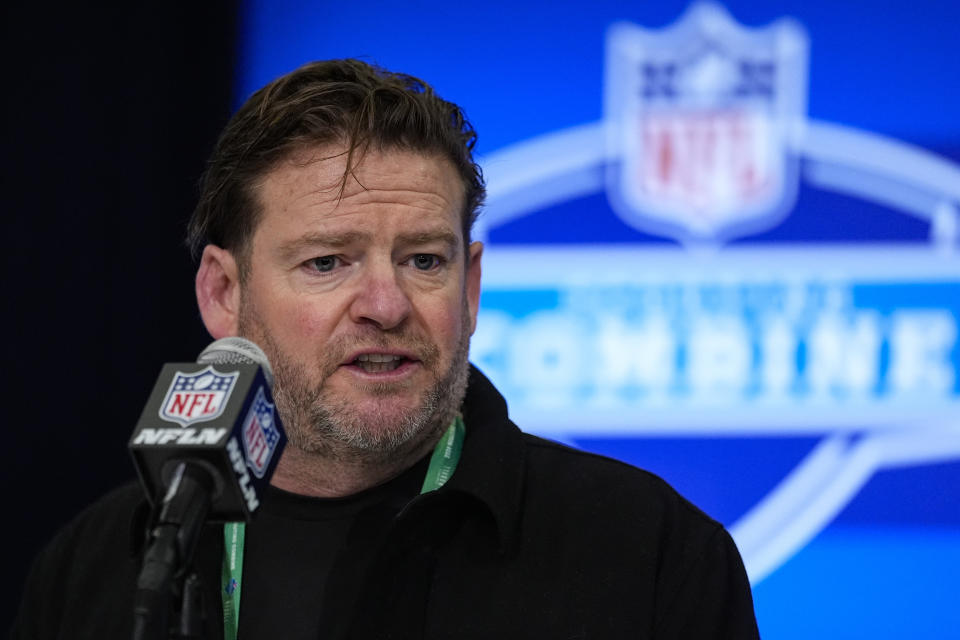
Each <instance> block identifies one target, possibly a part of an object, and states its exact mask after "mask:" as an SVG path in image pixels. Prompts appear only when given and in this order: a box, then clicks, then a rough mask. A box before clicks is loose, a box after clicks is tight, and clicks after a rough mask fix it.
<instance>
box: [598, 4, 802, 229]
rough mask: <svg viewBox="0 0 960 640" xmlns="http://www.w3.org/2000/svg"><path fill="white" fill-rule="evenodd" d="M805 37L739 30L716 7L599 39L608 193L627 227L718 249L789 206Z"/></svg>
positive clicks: (794, 29) (785, 29) (785, 31)
mask: <svg viewBox="0 0 960 640" xmlns="http://www.w3.org/2000/svg"><path fill="white" fill-rule="evenodd" d="M807 49H808V48H807V40H806V36H805V35H804V33H803V31H802V29H801V27H800V26H799V25H796V24H795V23H793V22H792V21H789V20H780V21H778V22H777V23H774V24H773V25H772V26H769V27H766V28H764V29H745V28H743V27H741V26H740V25H738V24H737V23H736V22H734V21H733V20H732V19H731V17H730V15H729V14H728V13H727V12H726V11H725V10H724V9H722V8H721V7H719V6H717V5H712V4H699V5H696V6H694V7H693V8H692V9H691V10H690V11H689V12H688V13H687V14H686V16H684V18H682V19H681V20H680V21H679V22H678V23H677V24H676V25H674V26H671V27H669V28H666V29H662V30H655V31H654V30H648V29H644V28H641V27H638V26H636V25H632V24H623V23H621V24H618V25H615V26H614V27H612V28H611V30H610V32H609V34H608V37H607V77H606V96H605V101H604V102H605V121H606V126H607V145H608V157H609V159H610V163H609V165H608V167H609V170H608V176H607V178H608V179H607V183H608V195H609V198H610V201H611V204H612V205H613V208H614V210H615V211H616V212H617V214H618V215H619V216H621V217H622V218H623V219H624V220H625V221H626V222H627V223H628V224H630V225H632V226H634V227H636V228H639V229H641V230H644V231H649V232H652V233H658V234H663V235H668V236H672V237H675V238H677V239H678V240H681V241H683V242H687V243H695V242H700V243H702V242H717V241H720V240H722V239H726V238H730V237H732V236H734V235H743V234H744V233H749V232H755V231H760V230H762V229H765V228H769V227H771V226H773V225H775V224H776V223H777V222H779V221H780V220H781V219H782V218H783V217H784V216H785V214H786V213H787V211H788V210H789V209H790V207H791V206H792V205H793V202H794V199H795V197H796V190H797V183H798V172H797V157H796V154H794V153H791V141H792V140H793V139H794V138H795V137H796V135H797V134H798V133H799V132H800V131H799V129H800V126H801V125H802V117H803V114H804V111H805V108H806V107H805V104H806V64H807Z"/></svg>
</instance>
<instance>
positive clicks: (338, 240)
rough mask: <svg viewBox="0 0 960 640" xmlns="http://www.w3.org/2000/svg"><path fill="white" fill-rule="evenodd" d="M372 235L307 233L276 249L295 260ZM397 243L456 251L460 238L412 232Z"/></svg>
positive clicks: (402, 235)
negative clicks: (306, 253)
mask: <svg viewBox="0 0 960 640" xmlns="http://www.w3.org/2000/svg"><path fill="white" fill-rule="evenodd" d="M371 238H372V235H371V234H369V233H366V232H363V231H345V232H343V233H307V234H305V235H303V236H301V237H299V238H297V239H296V240H292V241H290V242H287V243H285V244H282V245H281V246H280V247H279V248H278V250H277V251H278V253H279V254H280V256H281V257H282V258H283V259H284V260H290V259H293V258H296V257H297V256H299V255H300V254H301V253H303V252H304V251H306V250H308V249H310V248H313V247H323V248H325V249H342V248H343V247H347V246H350V245H352V244H357V243H362V242H367V241H369V240H370V239H371ZM397 242H399V243H400V244H405V245H411V244H412V245H422V244H429V243H431V242H439V243H442V244H444V245H446V246H447V247H449V248H451V249H453V250H454V252H456V251H457V249H458V247H459V242H460V238H459V237H458V236H457V235H456V234H455V233H452V232H450V231H447V230H436V231H414V232H409V233H401V234H399V235H398V236H397Z"/></svg>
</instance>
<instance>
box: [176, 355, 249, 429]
mask: <svg viewBox="0 0 960 640" xmlns="http://www.w3.org/2000/svg"><path fill="white" fill-rule="evenodd" d="M239 375H240V374H239V372H236V371H235V372H233V373H227V374H224V373H220V372H218V371H216V370H214V368H213V367H212V366H209V367H206V368H205V369H202V370H200V371H197V372H196V373H183V372H181V371H177V373H176V375H174V376H173V382H171V383H170V388H169V389H168V390H167V396H166V398H165V399H164V401H163V404H162V405H161V406H160V418H161V419H163V420H167V421H169V422H176V423H177V424H179V425H180V426H182V427H186V426H188V425H191V424H194V423H196V422H206V421H208V420H213V419H215V418H218V417H219V416H220V415H221V414H222V413H223V409H224V407H226V406H227V400H228V399H229V398H230V392H231V391H233V385H234V382H236V380H237V377H238V376H239Z"/></svg>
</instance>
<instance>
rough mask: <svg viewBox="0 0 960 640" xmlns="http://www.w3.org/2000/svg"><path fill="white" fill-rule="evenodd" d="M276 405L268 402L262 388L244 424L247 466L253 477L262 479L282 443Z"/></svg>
mask: <svg viewBox="0 0 960 640" xmlns="http://www.w3.org/2000/svg"><path fill="white" fill-rule="evenodd" d="M273 408H274V405H272V404H270V403H269V402H267V396H266V394H265V393H264V391H263V387H262V386H261V387H260V388H259V389H257V395H256V397H255V398H254V400H253V404H251V405H250V411H249V412H248V413H247V419H246V420H244V422H243V448H244V450H245V452H246V454H247V466H249V467H250V469H251V471H253V475H255V476H257V477H258V478H262V477H263V474H264V473H266V470H267V467H268V466H269V465H270V458H272V457H273V452H274V451H276V449H277V443H278V442H279V441H280V430H279V429H277V424H276V420H275V418H274V414H273Z"/></svg>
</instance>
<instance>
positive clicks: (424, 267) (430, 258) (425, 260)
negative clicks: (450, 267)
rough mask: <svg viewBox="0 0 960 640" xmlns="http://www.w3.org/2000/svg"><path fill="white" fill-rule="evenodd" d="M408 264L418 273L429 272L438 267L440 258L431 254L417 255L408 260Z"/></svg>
mask: <svg viewBox="0 0 960 640" xmlns="http://www.w3.org/2000/svg"><path fill="white" fill-rule="evenodd" d="M410 264H412V265H413V266H414V267H415V268H417V269H419V270H420V271H430V270H431V269H434V268H436V267H437V266H439V265H440V258H439V257H438V256H435V255H433V254H432V253H418V254H416V255H415V256H413V257H412V258H411V259H410Z"/></svg>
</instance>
